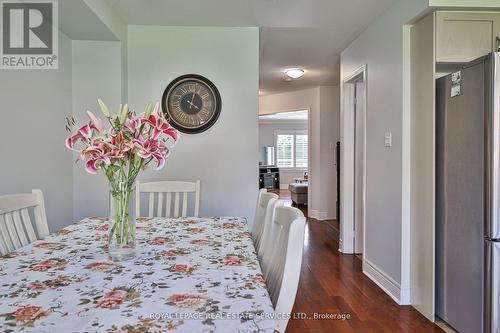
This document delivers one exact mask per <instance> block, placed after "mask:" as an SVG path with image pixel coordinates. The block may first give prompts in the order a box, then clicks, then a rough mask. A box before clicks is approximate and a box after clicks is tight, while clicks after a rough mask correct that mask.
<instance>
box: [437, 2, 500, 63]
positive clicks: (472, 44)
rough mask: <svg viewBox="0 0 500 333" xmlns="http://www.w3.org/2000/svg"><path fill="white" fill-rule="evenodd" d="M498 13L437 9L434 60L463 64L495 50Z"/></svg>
mask: <svg viewBox="0 0 500 333" xmlns="http://www.w3.org/2000/svg"><path fill="white" fill-rule="evenodd" d="M497 37H500V13H488V12H485V13H476V12H441V11H438V12H436V40H435V42H436V62H437V63H464V62H469V61H471V60H474V59H475V58H478V57H480V56H483V55H485V54H488V53H490V52H493V51H498V43H497V41H496V39H497Z"/></svg>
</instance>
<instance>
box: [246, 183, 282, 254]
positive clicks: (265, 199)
mask: <svg viewBox="0 0 500 333" xmlns="http://www.w3.org/2000/svg"><path fill="white" fill-rule="evenodd" d="M273 199H274V200H277V199H278V195H277V194H275V193H271V192H265V193H262V194H260V195H259V206H258V208H257V212H256V217H255V221H254V223H253V226H252V232H251V233H252V239H253V242H254V245H255V249H258V248H259V245H260V240H261V237H262V231H263V229H264V222H265V218H266V211H267V206H268V205H269V202H270V201H271V200H273Z"/></svg>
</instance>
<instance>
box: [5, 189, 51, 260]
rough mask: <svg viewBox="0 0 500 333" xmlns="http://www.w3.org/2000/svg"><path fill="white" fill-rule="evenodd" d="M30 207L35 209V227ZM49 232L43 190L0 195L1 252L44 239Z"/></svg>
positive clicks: (10, 250)
mask: <svg viewBox="0 0 500 333" xmlns="http://www.w3.org/2000/svg"><path fill="white" fill-rule="evenodd" d="M30 209H33V216H34V218H35V228H33V225H32V222H31V218H30ZM35 229H36V233H35ZM48 234H49V226H48V224H47V216H46V215H45V204H44V201H43V193H42V191H41V190H33V191H32V193H26V194H10V195H3V196H0V253H1V254H2V255H5V254H8V253H10V252H12V251H15V250H17V249H18V248H20V247H22V246H24V245H27V244H29V243H31V242H34V241H35V240H37V239H43V238H45V237H46V236H47V235H48Z"/></svg>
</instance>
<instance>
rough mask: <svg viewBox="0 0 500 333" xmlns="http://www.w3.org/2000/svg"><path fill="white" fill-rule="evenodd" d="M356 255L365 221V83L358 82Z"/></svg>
mask: <svg viewBox="0 0 500 333" xmlns="http://www.w3.org/2000/svg"><path fill="white" fill-rule="evenodd" d="M354 98H355V103H354V114H355V120H354V124H355V131H354V253H363V238H364V237H363V229H364V221H365V144H366V143H365V141H366V139H365V138H366V115H365V100H364V99H365V83H364V82H363V81H358V82H356V83H355V90H354Z"/></svg>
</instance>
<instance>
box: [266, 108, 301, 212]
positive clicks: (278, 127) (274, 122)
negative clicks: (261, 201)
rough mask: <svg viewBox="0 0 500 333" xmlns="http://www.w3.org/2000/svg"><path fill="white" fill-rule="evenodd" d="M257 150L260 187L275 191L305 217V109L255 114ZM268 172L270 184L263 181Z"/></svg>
mask: <svg viewBox="0 0 500 333" xmlns="http://www.w3.org/2000/svg"><path fill="white" fill-rule="evenodd" d="M259 151H260V154H259V155H260V158H259V170H260V174H261V177H260V178H261V181H260V187H261V188H266V189H267V190H268V191H274V192H276V193H277V194H278V195H279V196H280V198H282V199H284V200H285V202H286V203H287V204H288V205H293V206H295V207H297V208H299V209H301V210H302V211H303V212H304V215H305V216H307V212H308V209H307V208H308V207H309V206H310V205H309V202H310V198H311V196H310V192H311V190H310V176H309V170H310V157H309V156H310V153H309V151H310V138H309V110H308V109H304V110H291V111H284V112H283V111H282V112H276V113H272V114H265V115H259ZM269 154H270V155H271V158H269V156H267V155H269ZM270 171H271V172H273V179H274V180H275V182H274V183H273V184H267V183H265V177H266V176H267V175H268V174H269V172H270ZM262 179H264V182H263V181H262Z"/></svg>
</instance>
